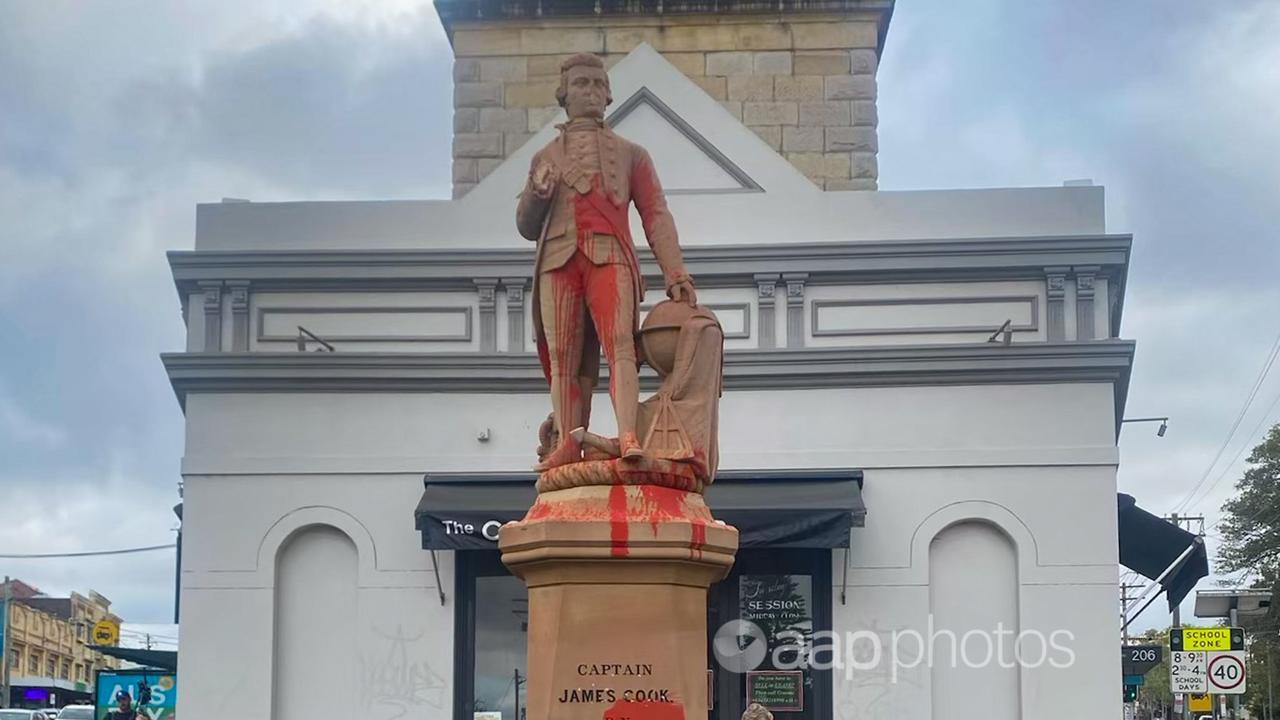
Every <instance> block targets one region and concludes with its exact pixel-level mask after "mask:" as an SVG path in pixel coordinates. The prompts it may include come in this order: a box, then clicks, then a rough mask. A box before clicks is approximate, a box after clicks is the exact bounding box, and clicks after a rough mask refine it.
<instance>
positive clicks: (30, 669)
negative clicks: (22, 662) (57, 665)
mask: <svg viewBox="0 0 1280 720" xmlns="http://www.w3.org/2000/svg"><path fill="white" fill-rule="evenodd" d="M27 674H28V675H39V674H40V653H38V652H33V653H31V654H30V655H28V656H27Z"/></svg>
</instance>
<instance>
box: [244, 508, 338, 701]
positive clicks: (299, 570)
mask: <svg viewBox="0 0 1280 720" xmlns="http://www.w3.org/2000/svg"><path fill="white" fill-rule="evenodd" d="M359 565H360V558H359V551H358V550H357V549H356V544H355V542H353V541H352V538H351V537H350V536H349V535H347V534H346V533H345V532H343V531H342V530H339V529H338V528H336V527H333V526H332V525H319V524H313V525H308V526H305V527H302V528H299V529H298V530H296V531H294V532H293V533H290V534H289V536H288V537H287V538H285V540H284V542H283V543H281V545H280V549H279V552H278V553H277V555H276V557H275V562H274V566H275V573H274V574H275V622H274V623H273V625H274V629H275V631H274V642H273V643H272V676H273V677H272V690H273V691H272V695H271V700H272V702H271V704H272V708H271V717H272V720H312V719H313V718H321V717H332V718H348V717H357V714H356V702H355V692H353V690H352V688H353V687H354V686H355V684H356V682H355V681H356V672H357V667H356V663H355V655H356V653H355V652H354V650H353V649H354V648H355V647H356V617H357V613H358V593H359ZM228 612H234V609H233V608H228Z"/></svg>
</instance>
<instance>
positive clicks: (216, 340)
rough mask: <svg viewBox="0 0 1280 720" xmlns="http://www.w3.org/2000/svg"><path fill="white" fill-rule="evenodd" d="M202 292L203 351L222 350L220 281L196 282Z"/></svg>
mask: <svg viewBox="0 0 1280 720" xmlns="http://www.w3.org/2000/svg"><path fill="white" fill-rule="evenodd" d="M197 286H198V287H199V288H200V291H201V292H203V293H204V348H203V350H204V352H222V281H220V280H208V281H202V282H199V283H197Z"/></svg>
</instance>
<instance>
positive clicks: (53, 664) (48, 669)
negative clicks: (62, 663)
mask: <svg viewBox="0 0 1280 720" xmlns="http://www.w3.org/2000/svg"><path fill="white" fill-rule="evenodd" d="M44 669H45V677H50V678H53V677H57V676H58V661H57V660H54V659H53V658H49V659H48V660H46V661H45V663H44Z"/></svg>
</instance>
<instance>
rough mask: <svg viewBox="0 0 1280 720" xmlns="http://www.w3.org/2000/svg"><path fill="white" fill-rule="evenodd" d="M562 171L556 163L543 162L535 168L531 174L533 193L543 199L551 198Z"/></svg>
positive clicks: (530, 180) (530, 182) (530, 181)
mask: <svg viewBox="0 0 1280 720" xmlns="http://www.w3.org/2000/svg"><path fill="white" fill-rule="evenodd" d="M559 176H560V172H559V171H558V170H557V169H556V166H555V164H554V163H549V162H543V163H542V164H540V165H538V167H536V168H534V169H533V172H532V173H531V174H530V175H529V187H530V188H531V189H532V190H533V194H534V195H535V196H537V197H538V198H540V199H542V200H550V199H551V195H552V193H554V192H555V189H556V183H557V182H559V180H560V177H559Z"/></svg>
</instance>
